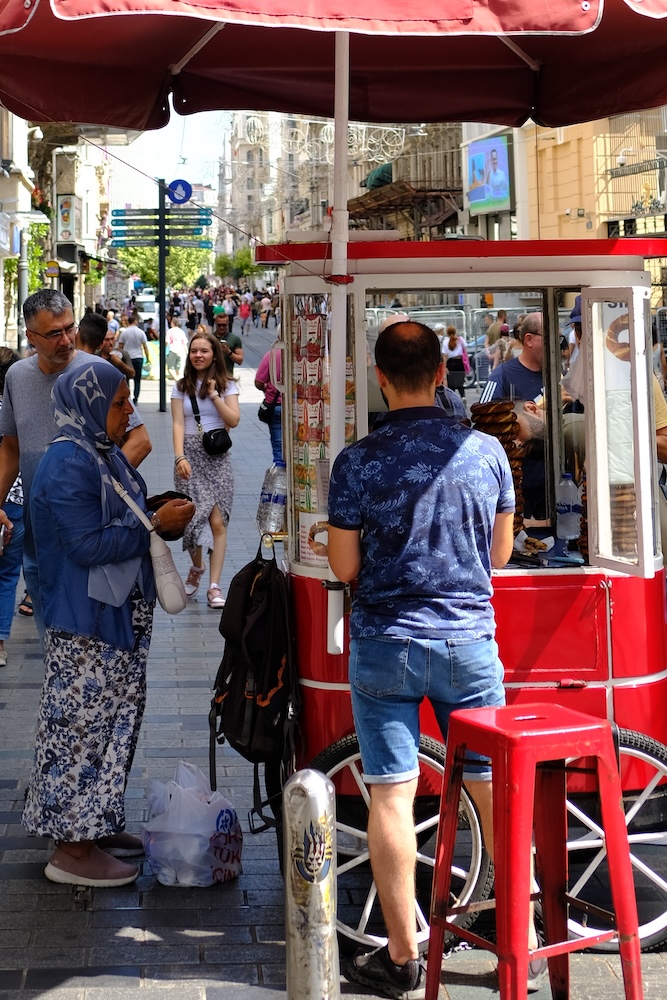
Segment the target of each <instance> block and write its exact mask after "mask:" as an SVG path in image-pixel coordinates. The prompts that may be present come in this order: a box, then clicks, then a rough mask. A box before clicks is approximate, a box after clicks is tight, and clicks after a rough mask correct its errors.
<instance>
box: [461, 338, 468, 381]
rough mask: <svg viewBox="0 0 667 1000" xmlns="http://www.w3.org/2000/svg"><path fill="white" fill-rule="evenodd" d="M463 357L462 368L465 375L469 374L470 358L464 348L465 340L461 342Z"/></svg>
mask: <svg viewBox="0 0 667 1000" xmlns="http://www.w3.org/2000/svg"><path fill="white" fill-rule="evenodd" d="M461 357H462V359H463V370H464V372H465V373H466V375H469V374H470V358H469V357H468V349H467V348H466V345H465V341H464V342H463V351H462V354H461Z"/></svg>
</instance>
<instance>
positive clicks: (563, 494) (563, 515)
mask: <svg viewBox="0 0 667 1000" xmlns="http://www.w3.org/2000/svg"><path fill="white" fill-rule="evenodd" d="M580 514H581V508H580V506H579V490H578V489H577V487H576V486H575V484H574V482H573V481H572V476H571V474H570V473H569V472H564V473H563V475H562V476H561V480H560V482H559V484H558V486H557V487H556V535H557V536H558V537H559V538H564V539H566V540H571V539H573V538H578V537H579V515H580Z"/></svg>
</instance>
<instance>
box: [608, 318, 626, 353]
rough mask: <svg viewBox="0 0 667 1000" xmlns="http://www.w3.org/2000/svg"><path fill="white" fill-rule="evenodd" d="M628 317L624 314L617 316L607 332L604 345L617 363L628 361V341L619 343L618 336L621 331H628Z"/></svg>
mask: <svg viewBox="0 0 667 1000" xmlns="http://www.w3.org/2000/svg"><path fill="white" fill-rule="evenodd" d="M629 324H630V317H629V316H628V314H627V313H626V314H625V315H624V316H619V317H618V319H615V320H614V322H613V323H612V324H611V326H610V327H609V329H608V330H607V339H606V340H605V344H606V347H607V350H608V351H611V353H612V354H613V355H614V357H617V358H618V360H619V361H629V360H630V343H629V341H622V342H621V341H619V339H618V338H619V335H620V334H621V333H622V332H623V330H629Z"/></svg>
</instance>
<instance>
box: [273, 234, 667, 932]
mask: <svg viewBox="0 0 667 1000" xmlns="http://www.w3.org/2000/svg"><path fill="white" fill-rule="evenodd" d="M360 235H369V234H360ZM372 235H373V236H377V235H378V234H372ZM662 256H667V240H660V239H636V240H604V241H599V240H590V241H570V240H564V241H554V242H551V241H541V242H539V243H536V242H522V241H512V242H479V241H465V240H457V241H449V240H445V241H439V242H418V243H409V242H394V241H390V242H389V241H388V242H381V241H377V240H375V239H368V240H365V239H359V240H355V239H352V240H351V242H350V244H349V248H348V271H349V277H347V278H346V281H347V282H348V283H347V286H346V302H347V322H346V338H345V345H344V354H345V373H344V382H343V380H342V379H340V378H338V379H332V377H331V372H332V366H331V362H332V353H334V352H335V351H336V350H338V351H339V352H340V350H341V347H342V345H340V344H338V345H336V344H332V342H331V278H330V275H331V262H330V247H329V246H328V245H327V244H322V243H289V244H284V245H281V246H267V247H260V248H258V250H257V260H258V262H260V263H263V264H266V265H267V266H270V267H272V268H275V267H279V266H280V265H283V264H284V263H285V261H286V260H287V261H289V263H288V264H287V265H286V266H285V270H284V277H283V278H282V280H281V289H282V334H281V337H282V340H281V342H280V343H279V345H278V346H279V349H280V350H282V351H283V352H284V354H285V357H284V363H283V368H282V371H283V373H284V386H283V388H284V399H285V405H284V407H283V418H284V428H283V440H284V442H285V444H284V448H285V457H286V460H287V466H288V473H289V484H290V488H289V496H288V536H289V537H288V541H287V546H288V549H287V557H288V563H289V574H290V583H291V590H292V595H293V604H294V613H295V617H296V623H297V629H296V635H297V661H298V669H299V675H300V685H301V694H302V711H301V730H302V737H303V740H302V746H301V759H300V763H301V764H304V765H305V764H307V763H314V764H315V765H316V766H318V767H319V768H320V769H322V770H324V771H325V772H327V773H328V774H330V775H331V776H332V777H333V778H334V781H335V783H336V787H337V810H338V832H339V867H338V872H339V875H338V891H339V914H338V916H339V929H340V931H341V934H342V935H343V937H344V938H346V939H349V940H350V941H352V942H355V943H357V944H362V945H363V944H368V945H371V944H372V945H374V944H375V943H376V942H377V941H378V940H382V936H383V930H382V926H381V921H380V916H379V911H378V905H377V900H376V898H375V890H374V885H373V884H372V876H371V874H370V869H369V866H368V852H367V843H366V837H365V810H366V805H367V802H368V793H367V790H366V789H365V787H364V785H363V782H362V781H361V776H360V765H359V752H358V746H357V743H356V738H355V736H354V726H353V722H352V713H351V706H350V698H349V688H348V683H347V649H348V645H347V643H348V639H347V631H346V619H345V613H346V605H347V602H348V600H349V590H348V589H347V588H345V587H344V586H343V585H341V584H340V583H339V582H338V581H337V580H336V579H335V577H334V576H333V574H332V573H331V571H330V569H329V567H328V562H327V549H326V541H327V539H326V528H327V524H326V519H327V487H328V478H329V471H330V466H331V463H332V462H333V460H334V458H335V455H334V454H332V453H331V449H330V447H329V442H330V439H332V440H336V441H340V440H343V437H344V440H345V442H346V443H350V442H352V441H354V440H356V439H357V438H359V437H361V436H363V435H365V434H366V433H368V427H369V412H371V413H373V412H375V411H377V410H378V409H379V408H381V407H382V402H381V401H380V400H379V394H378V392H377V386H376V385H374V382H373V360H372V344H373V341H374V334H375V335H376V333H377V328H375V329H374V328H373V325H372V324H371V323H369V318H370V319H372V318H373V317H372V314H370V313H367V309H370V308H371V307H377V306H378V304H382V303H383V302H386V303H387V304H388V303H390V302H391V301H392V300H394V299H395V297H396V296H398V298H399V300H400V301H401V303H402V304H403V305H404V306H406V307H409V306H410V305H411V304H415V305H416V304H419V303H420V302H424V301H426V302H433V301H434V299H435V300H439V301H440V302H442V303H443V308H444V307H445V306H446V307H452V306H456V305H457V304H460V303H463V302H471V301H473V302H474V301H477V302H478V303H484V304H487V303H489V302H490V301H492V297H493V296H494V295H501V294H506V293H508V292H511V293H513V294H515V295H516V294H518V295H519V296H520V297H521V299H522V300H525V301H526V303H527V305H528V304H530V308H531V309H533V310H534V309H536V308H537V309H538V310H539V311H541V313H542V317H543V328H544V340H543V343H544V360H543V377H544V388H543V393H542V398H541V399H540V400H538V406H539V409H540V421H541V423H542V426H543V431H542V432H540V431H539V430H538V432H537V434H536V436H535V440H533V441H532V446H533V448H534V447H535V442H536V441H537V453H538V454H539V455H540V456H541V462H542V468H543V470H544V471H543V480H544V481H543V486H544V504H545V514H546V516H545V517H543V518H541V519H540V522H539V523H531V522H530V521H527V522H526V524H525V525H521V524H517V526H516V531H515V533H516V534H517V539H516V543H515V554H514V556H513V558H512V560H511V561H510V563H509V564H508V566H507V567H506V568H505V569H503V570H499V571H494V574H493V584H494V592H495V593H494V606H495V610H496V618H497V623H498V631H497V639H498V643H499V648H500V656H501V659H502V662H503V664H504V667H505V683H506V688H507V699H508V702H510V703H511V702H514V703H516V702H525V703H528V702H535V701H543V700H548V701H556V702H558V703H560V704H563V705H566V706H570V707H572V708H576V709H578V710H581V711H584V712H588V713H591V714H593V715H597V716H602V717H605V718H608V719H610V720H612V721H613V722H614V723H615V724H616V725H617V726H618V727H619V734H620V738H619V744H620V746H619V753H620V761H621V768H622V778H623V788H624V793H625V797H626V798H625V808H626V815H627V821H628V828H629V832H630V840H631V846H632V855H633V865H634V870H635V875H636V885H637V891H638V899H639V908H640V924H641V927H640V933H641V937H642V945H643V947H644V948H651V947H656V946H657V945H658V944H660V943H661V942H662V941H663V940H664V939H665V938H666V937H667V882H666V881H665V878H664V877H663V875H664V874H665V869H664V868H663V869H662V871H661V864H662V859H661V855H662V853H663V852H662V850H661V848H662V846H663V845H664V844H665V842H666V837H665V834H664V833H663V831H664V829H665V819H666V818H667V797H666V794H665V791H666V789H667V783H666V782H665V778H666V777H667V747H665V745H664V744H665V743H666V742H667V648H666V642H667V629H666V608H665V575H664V569H663V559H662V550H661V544H660V533H659V516H658V502H659V500H658V496H659V489H660V487H659V484H658V475H657V472H658V466H657V460H656V442H655V418H654V395H653V393H654V386H653V374H652V366H651V279H650V274H649V273H648V271H647V270H646V269H645V259H646V258H649V257H662ZM334 280H335V281H338V282H340V278H335V279H334ZM579 294H581V296H582V327H583V336H582V341H581V352H582V359H581V367H580V369H579V383H580V386H582V387H583V388H582V389H581V390H580V391H581V395H582V399H583V405H579V406H575V407H572V408H571V409H573V410H574V411H575V412H567V411H568V407H567V406H564V399H565V398H566V397H564V395H563V392H562V387H561V379H562V375H563V359H562V355H561V347H560V340H561V335H562V322H563V315H566V316H567V314H568V310H569V309H570V308H571V307H572V306H573V304H574V301H575V297H576V296H577V295H579ZM526 312H528V308H527V309H526ZM470 401H471V402H472V401H474V400H473V399H472V398H471V400H470ZM476 409H477V408H476ZM332 427H334V428H337V431H336V433H335V434H332ZM486 429H488V425H487V426H486V427H485V430H486ZM531 433H532V432H531ZM524 446H525V441H524ZM514 467H516V468H518V470H519V471H518V472H517V476H518V480H517V481H516V483H515V485H517V487H518V488H519V491H520V489H521V480H520V476H521V472H520V469H521V462H514V463H513V468H514ZM564 471H568V472H571V473H572V474H573V475H574V478H575V482H576V483H577V485H578V487H579V490H580V495H581V499H582V505H583V507H584V510H583V512H582V518H581V534H580V538H579V539H577V540H576V541H575V542H573V543H570V544H569V545H568V544H567V543H565V542H563V541H559V540H558V539H556V538H555V535H556V532H555V526H556V508H555V493H556V484H557V483H558V482H559V480H560V477H561V475H562V473H563V472H564ZM520 529H523V530H520ZM526 536H528V537H529V538H536V539H537V541H538V543H540V544H539V546H538V547H537V548H532V547H527V546H526V544H525V538H526ZM534 544H535V543H531V546H532V545H534ZM422 731H423V733H424V737H423V740H422V746H421V753H420V759H421V763H422V778H421V782H420V788H419V793H418V800H417V808H416V816H415V821H416V828H417V837H418V844H419V852H418V877H417V898H416V920H417V923H418V928H419V939H420V943H421V944H422V945H424V946H425V945H426V943H427V938H428V925H427V916H426V915H425V914H427V913H428V884H429V878H430V874H431V872H432V866H433V854H432V849H431V848H430V846H429V844H430V838H431V837H432V835H433V832H434V829H435V825H436V824H437V816H438V802H437V796H438V790H439V781H440V776H441V774H442V761H443V756H442V747H441V745H440V744H439V743H438V742H436V741H434V740H433V738H432V737H436V738H437V736H438V730H437V726H436V724H435V720H434V718H433V716H432V713H431V711H430V709H429V706H427V705H425V706H424V710H423V719H422ZM568 788H569V807H568V808H569V812H570V843H569V848H570V854H569V858H570V887H569V892H570V894H571V895H572V896H575V897H576V896H580V897H582V898H584V899H586V900H588V901H591V902H596V903H598V905H602V906H605V904H606V902H607V897H608V882H607V876H606V859H605V852H604V845H603V842H602V839H601V831H600V828H599V825H598V816H597V812H596V810H597V805H596V802H595V799H594V796H593V795H592V794H590V790H589V789H588V787H587V785H586V779H585V778H582V777H579V778H573V779H572V781H571V783H570V784H569V786H568ZM460 828H461V833H460V838H459V840H460V846H459V847H457V859H456V865H455V875H456V877H457V879H458V885H457V888H456V894H457V895H458V896H459V897H460V899H461V901H462V902H465V901H470V900H474V899H480V898H483V897H484V896H485V895H487V894H488V893H489V891H490V887H491V873H490V867H489V861H488V857H486V854H485V851H484V849H483V846H482V844H481V836H480V830H479V823H478V820H477V817H476V815H475V811H474V808H473V807H472V805H471V804H470V803H469V802H465V803H464V806H463V809H462V813H461V822H460ZM458 844H459V842H458V841H457V845H458ZM607 909H609V907H608V906H607ZM605 920H606V918H605V917H604V916H600V918H599V924H600V926H606V924H605ZM570 928H571V933H572V934H574V935H579V936H584V935H586V934H591V933H594V932H595V930H596V929H597V928H594V927H591V926H587V924H586V922H585V918H582V920H581V922H577V919H576V913H574V911H573V918H572V920H571V922H570Z"/></svg>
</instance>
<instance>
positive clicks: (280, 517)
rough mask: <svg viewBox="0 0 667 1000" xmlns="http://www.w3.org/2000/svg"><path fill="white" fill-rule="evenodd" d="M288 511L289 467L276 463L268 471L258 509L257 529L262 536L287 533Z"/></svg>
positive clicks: (279, 462) (282, 463) (280, 462)
mask: <svg viewBox="0 0 667 1000" xmlns="http://www.w3.org/2000/svg"><path fill="white" fill-rule="evenodd" d="M286 511H287V466H286V465H285V463H284V462H282V461H278V462H274V463H273V465H272V466H271V468H269V469H267V470H266V474H265V476H264V482H263V483H262V492H261V495H260V498H259V507H258V508H257V527H258V528H259V530H260V533H261V534H264V532H265V531H268V532H270V533H271V534H272V535H275V534H278V533H280V532H283V531H285V526H286V517H285V514H286Z"/></svg>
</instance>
